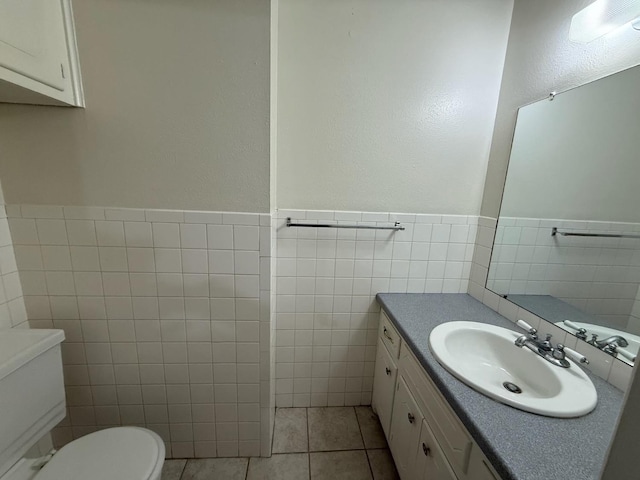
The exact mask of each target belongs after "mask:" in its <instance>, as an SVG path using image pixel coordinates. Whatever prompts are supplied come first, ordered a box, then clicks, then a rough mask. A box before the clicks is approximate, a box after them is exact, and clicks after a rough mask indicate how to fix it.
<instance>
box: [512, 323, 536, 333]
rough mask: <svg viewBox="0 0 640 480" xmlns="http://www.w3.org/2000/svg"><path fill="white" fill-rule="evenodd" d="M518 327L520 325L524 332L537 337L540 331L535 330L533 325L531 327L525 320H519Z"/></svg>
mask: <svg viewBox="0 0 640 480" xmlns="http://www.w3.org/2000/svg"><path fill="white" fill-rule="evenodd" d="M516 325H518V326H519V327H520V328H522V329H523V330H526V331H527V333H529V334H530V335H535V334H536V333H538V331H537V330H536V329H535V328H533V327H532V326H531V325H529V324H528V323H527V322H525V321H524V320H518V321H517V322H516Z"/></svg>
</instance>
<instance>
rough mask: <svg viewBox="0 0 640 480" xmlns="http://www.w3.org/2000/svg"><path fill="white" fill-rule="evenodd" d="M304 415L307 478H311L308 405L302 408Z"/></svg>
mask: <svg viewBox="0 0 640 480" xmlns="http://www.w3.org/2000/svg"><path fill="white" fill-rule="evenodd" d="M304 415H305V419H306V421H307V466H308V468H309V480H311V434H310V433H309V407H306V408H305V409H304Z"/></svg>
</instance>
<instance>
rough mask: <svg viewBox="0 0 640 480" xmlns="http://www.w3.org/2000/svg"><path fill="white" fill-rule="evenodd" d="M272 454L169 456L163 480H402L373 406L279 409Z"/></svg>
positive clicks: (163, 472) (163, 471)
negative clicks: (205, 456)
mask: <svg viewBox="0 0 640 480" xmlns="http://www.w3.org/2000/svg"><path fill="white" fill-rule="evenodd" d="M274 430H275V431H274V434H273V449H272V451H273V455H272V456H271V458H257V457H255V458H209V459H191V460H167V461H166V462H165V464H164V468H163V470H162V480H218V479H220V480H223V479H224V480H304V479H310V480H342V479H344V480H347V479H348V480H398V479H399V477H398V473H397V472H396V468H395V465H394V464H393V460H392V459H391V454H390V453H389V449H388V447H387V441H386V439H385V437H384V433H383V432H382V428H381V427H380V423H379V422H378V417H377V416H376V414H375V413H373V411H372V410H371V407H329V408H279V409H278V410H277V411H276V423H275V429H274Z"/></svg>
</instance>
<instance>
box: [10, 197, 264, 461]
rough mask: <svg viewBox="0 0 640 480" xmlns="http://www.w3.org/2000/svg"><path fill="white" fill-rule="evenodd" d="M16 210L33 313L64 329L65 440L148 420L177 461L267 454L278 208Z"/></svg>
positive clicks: (61, 431) (17, 244)
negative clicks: (272, 214)
mask: <svg viewBox="0 0 640 480" xmlns="http://www.w3.org/2000/svg"><path fill="white" fill-rule="evenodd" d="M7 214H8V217H9V218H8V224H9V227H10V231H11V236H12V238H13V244H14V248H15V257H16V263H17V268H18V270H19V272H20V280H21V285H22V289H23V291H24V301H25V305H26V314H27V316H28V319H29V323H30V325H31V326H32V327H34V328H52V327H54V328H61V329H63V330H64V331H65V335H66V341H65V343H64V344H63V361H64V373H65V383H66V393H67V405H68V415H67V417H66V419H65V420H64V421H63V423H62V424H60V426H58V427H57V428H56V429H55V430H54V432H53V436H54V441H55V443H56V444H57V445H63V444H65V443H67V442H69V441H70V440H72V439H74V438H77V437H79V436H82V435H84V434H86V433H89V432H91V431H94V430H96V429H99V428H105V427H110V426H117V425H140V426H146V427H148V428H150V429H152V430H154V431H156V432H157V433H158V434H160V436H161V437H162V438H163V439H164V440H165V443H166V446H167V456H168V457H172V456H173V457H178V458H184V457H216V456H238V455H240V456H253V455H260V453H261V440H262V447H263V448H262V451H264V450H267V451H268V450H270V441H271V440H270V438H271V437H270V431H271V428H270V427H268V426H267V427H266V428H263V429H261V418H263V419H265V420H266V421H267V422H268V421H269V418H272V417H273V413H269V411H270V410H273V409H272V408H271V406H272V405H273V402H272V401H271V399H270V396H269V393H268V391H269V388H270V378H271V366H270V364H269V350H270V347H269V345H270V342H271V339H270V336H271V335H270V331H271V325H270V310H271V307H270V291H271V286H270V283H271V273H270V262H271V258H270V256H271V251H270V250H271V241H270V239H271V234H272V229H271V227H270V222H271V217H270V215H268V214H244V213H226V212H225V213H221V212H192V211H163V210H141V209H117V208H81V207H54V206H29V205H20V206H7ZM2 232H3V231H2V224H1V223H0V234H2ZM5 236H6V235H5ZM6 243H7V242H5V241H3V242H2V245H3V246H6ZM3 248H4V247H3ZM3 252H4V251H3ZM3 252H0V253H3ZM0 268H3V267H2V266H0ZM2 273H3V274H4V271H3V272H2ZM18 286H19V284H18ZM265 351H266V352H267V353H266V354H264V352H265ZM261 389H262V390H263V392H262V395H261ZM265 390H266V393H265V392H264V391H265ZM270 402H271V403H270Z"/></svg>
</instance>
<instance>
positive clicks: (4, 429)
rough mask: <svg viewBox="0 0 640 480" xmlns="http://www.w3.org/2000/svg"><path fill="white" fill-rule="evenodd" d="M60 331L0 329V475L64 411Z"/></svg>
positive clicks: (53, 423) (61, 416)
mask: <svg viewBox="0 0 640 480" xmlns="http://www.w3.org/2000/svg"><path fill="white" fill-rule="evenodd" d="M63 340H64V332H63V331H62V330H27V329H17V328H13V329H8V330H0V477H1V476H2V475H3V474H4V473H5V472H6V471H7V470H9V468H11V466H12V465H13V464H14V463H16V462H17V461H18V460H20V458H21V457H22V456H23V455H24V454H25V453H26V452H27V451H28V450H29V448H31V447H32V446H33V445H35V443H36V442H38V440H40V438H42V436H43V435H45V434H46V433H47V432H49V431H50V430H51V429H52V428H53V427H54V426H55V425H56V424H57V423H58V422H59V421H60V420H62V419H63V418H64V416H65V397H64V381H63V376H62V357H61V354H60V343H61V342H62V341H63Z"/></svg>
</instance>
